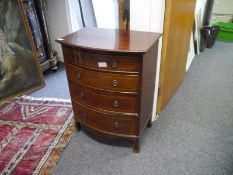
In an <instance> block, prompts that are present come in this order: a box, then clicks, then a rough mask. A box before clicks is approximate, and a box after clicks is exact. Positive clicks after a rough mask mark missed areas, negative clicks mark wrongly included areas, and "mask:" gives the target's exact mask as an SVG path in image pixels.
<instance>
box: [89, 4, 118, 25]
mask: <svg viewBox="0 0 233 175" xmlns="http://www.w3.org/2000/svg"><path fill="white" fill-rule="evenodd" d="M92 3H93V8H94V12H95V16H96V23H97V27H100V28H109V29H116V28H118V26H116V24H117V23H116V22H115V19H117V18H116V17H115V15H116V13H115V5H114V4H115V3H114V1H113V0H92Z"/></svg>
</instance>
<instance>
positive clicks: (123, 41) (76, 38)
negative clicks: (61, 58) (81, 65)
mask: <svg viewBox="0 0 233 175" xmlns="http://www.w3.org/2000/svg"><path fill="white" fill-rule="evenodd" d="M160 36H161V34H160V33H152V32H140V31H125V30H118V29H101V28H83V29H81V30H79V31H77V32H74V33H71V34H69V35H67V36H65V37H63V38H58V39H57V40H56V41H57V42H58V43H61V44H63V45H66V46H70V47H74V48H81V49H92V50H96V51H98V50H101V51H110V52H132V53H145V52H147V51H148V50H149V49H150V47H151V46H152V45H153V44H154V42H156V41H157V40H158V39H159V38H160Z"/></svg>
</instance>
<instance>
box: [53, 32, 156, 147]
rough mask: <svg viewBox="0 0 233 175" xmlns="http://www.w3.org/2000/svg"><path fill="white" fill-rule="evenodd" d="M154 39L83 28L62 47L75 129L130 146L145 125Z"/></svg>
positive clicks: (142, 34) (148, 116)
mask: <svg viewBox="0 0 233 175" xmlns="http://www.w3.org/2000/svg"><path fill="white" fill-rule="evenodd" d="M159 37H160V34H158V33H149V32H136V31H123V30H111V29H98V28H84V29H81V30H80V31H78V32H75V33H73V34H70V35H68V36H66V37H63V38H61V39H57V42H59V43H61V44H62V49H63V55H64V60H65V65H66V71H67V77H68V82H69V88H70V94H71V98H72V103H73V109H74V114H75V117H76V119H77V123H78V126H79V124H81V125H82V126H84V127H85V128H87V129H88V130H89V131H91V132H92V133H94V134H96V135H99V136H103V137H107V138H123V139H130V140H132V141H133V151H134V152H139V151H140V148H139V138H140V136H141V135H142V132H143V130H144V129H145V128H146V126H147V125H150V124H151V117H152V108H153V98H154V86H155V73H156V63H157V50H158V39H159Z"/></svg>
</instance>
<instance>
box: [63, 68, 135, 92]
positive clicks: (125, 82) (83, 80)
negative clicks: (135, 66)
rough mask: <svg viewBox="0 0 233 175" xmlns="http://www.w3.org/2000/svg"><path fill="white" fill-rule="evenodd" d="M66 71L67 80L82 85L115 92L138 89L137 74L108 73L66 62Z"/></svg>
mask: <svg viewBox="0 0 233 175" xmlns="http://www.w3.org/2000/svg"><path fill="white" fill-rule="evenodd" d="M66 71H67V76H68V79H69V80H72V81H74V82H77V83H79V84H81V85H84V86H89V87H94V88H97V89H101V90H111V91H116V92H122V91H125V92H137V91H138V90H139V76H137V75H124V74H109V73H103V72H97V71H91V70H87V69H82V68H79V67H75V66H71V65H68V64H66Z"/></svg>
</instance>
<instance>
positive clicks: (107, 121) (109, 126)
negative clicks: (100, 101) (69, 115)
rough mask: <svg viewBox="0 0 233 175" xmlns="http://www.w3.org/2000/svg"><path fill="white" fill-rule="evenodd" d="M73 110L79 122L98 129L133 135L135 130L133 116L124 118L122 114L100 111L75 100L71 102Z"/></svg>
mask: <svg viewBox="0 0 233 175" xmlns="http://www.w3.org/2000/svg"><path fill="white" fill-rule="evenodd" d="M73 110H74V114H75V116H76V117H77V120H78V121H79V122H81V124H84V125H85V124H86V125H89V126H91V127H93V128H96V129H98V130H102V131H107V132H112V133H115V134H126V135H134V134H135V132H136V128H135V126H136V118H134V117H129V116H127V117H125V118H124V116H119V115H110V114H105V113H100V112H97V111H94V110H91V109H89V108H87V107H85V106H83V105H81V104H79V103H76V102H73Z"/></svg>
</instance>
